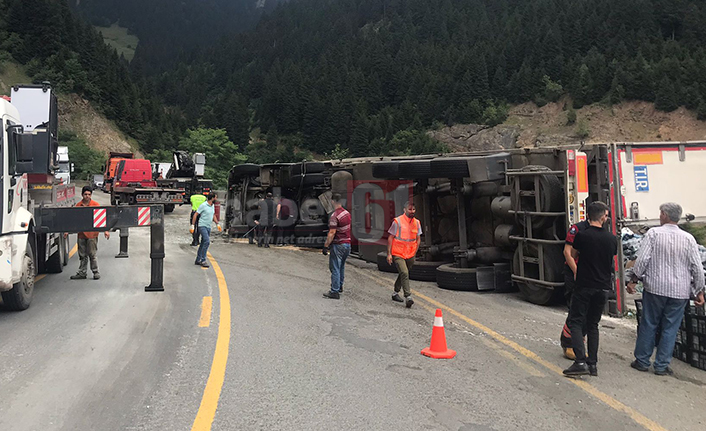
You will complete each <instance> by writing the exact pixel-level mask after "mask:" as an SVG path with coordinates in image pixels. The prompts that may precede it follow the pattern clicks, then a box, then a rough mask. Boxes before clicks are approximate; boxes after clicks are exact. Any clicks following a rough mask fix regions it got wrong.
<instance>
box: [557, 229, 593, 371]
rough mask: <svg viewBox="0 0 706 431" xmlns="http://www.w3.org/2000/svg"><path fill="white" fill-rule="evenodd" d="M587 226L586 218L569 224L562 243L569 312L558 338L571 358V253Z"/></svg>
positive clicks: (573, 271)
mask: <svg viewBox="0 0 706 431" xmlns="http://www.w3.org/2000/svg"><path fill="white" fill-rule="evenodd" d="M588 226H590V224H589V223H588V220H583V221H580V222H578V223H576V224H574V225H571V227H570V228H569V231H568V232H566V241H565V243H564V259H565V261H566V264H565V265H564V297H565V298H566V305H568V306H569V313H568V315H567V316H566V322H564V328H562V330H561V337H560V340H561V348H562V349H563V350H564V356H566V357H567V358H568V359H571V360H573V359H576V355H575V354H574V349H573V347H571V346H572V344H571V328H569V322H570V321H571V296H572V295H573V294H574V286H575V285H576V259H574V257H573V256H572V255H571V253H573V251H574V238H576V235H578V233H579V232H583V231H585V230H586V229H588Z"/></svg>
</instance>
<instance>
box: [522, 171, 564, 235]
mask: <svg viewBox="0 0 706 431" xmlns="http://www.w3.org/2000/svg"><path fill="white" fill-rule="evenodd" d="M549 170H550V169H549V168H548V167H546V166H540V165H528V166H525V167H523V168H522V172H542V171H549ZM515 181H520V190H525V191H527V190H534V177H533V176H522V177H519V178H517V179H516V180H515ZM512 190H513V194H514V193H515V188H514V187H513V188H512ZM539 193H540V200H539V208H537V207H536V204H535V199H534V196H524V197H519V200H518V197H516V196H513V197H512V199H513V202H520V208H515V210H516V211H538V212H559V211H562V209H563V207H564V202H563V195H564V193H563V187H562V183H561V181H560V180H559V178H557V176H556V175H550V174H545V175H541V176H540V177H539ZM555 219H556V217H540V216H533V217H532V228H534V229H545V228H547V227H549V226H551V225H552V223H554V220H555ZM518 221H519V223H520V224H521V225H524V223H525V219H524V217H523V216H522V214H518Z"/></svg>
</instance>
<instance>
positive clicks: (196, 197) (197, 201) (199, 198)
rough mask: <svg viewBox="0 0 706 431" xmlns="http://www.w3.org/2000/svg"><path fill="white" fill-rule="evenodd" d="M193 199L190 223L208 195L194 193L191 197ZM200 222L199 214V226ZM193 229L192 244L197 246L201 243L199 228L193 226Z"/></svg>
mask: <svg viewBox="0 0 706 431" xmlns="http://www.w3.org/2000/svg"><path fill="white" fill-rule="evenodd" d="M189 200H190V201H191V215H190V216H189V223H191V221H192V220H193V219H194V213H195V212H196V211H197V210H198V209H199V206H200V205H201V204H202V203H204V202H206V196H204V195H203V194H201V193H194V194H193V195H191V198H190V199H189ZM198 223H199V215H197V216H196V225H197V226H198ZM191 231H192V238H193V239H192V241H191V245H192V247H196V246H197V245H199V230H198V229H195V228H194V226H193V225H192V226H191Z"/></svg>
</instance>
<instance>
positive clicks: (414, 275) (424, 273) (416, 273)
mask: <svg viewBox="0 0 706 431" xmlns="http://www.w3.org/2000/svg"><path fill="white" fill-rule="evenodd" d="M385 263H387V262H385ZM443 263H444V262H431V261H425V260H417V261H416V262H414V265H412V269H411V270H410V271H409V278H410V279H412V280H416V281H436V268H438V267H439V266H441V265H442V264H443Z"/></svg>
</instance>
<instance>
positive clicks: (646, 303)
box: [627, 202, 704, 376]
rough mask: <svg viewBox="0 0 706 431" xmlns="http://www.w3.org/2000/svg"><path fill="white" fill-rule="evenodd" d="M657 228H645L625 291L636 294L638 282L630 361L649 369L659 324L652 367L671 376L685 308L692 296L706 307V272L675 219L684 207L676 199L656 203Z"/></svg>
mask: <svg viewBox="0 0 706 431" xmlns="http://www.w3.org/2000/svg"><path fill="white" fill-rule="evenodd" d="M659 211H660V213H659V221H660V224H661V226H660V227H653V228H652V229H650V230H648V231H647V233H646V234H645V236H644V237H643V238H642V243H641V244H640V251H639V252H638V255H637V260H636V261H635V266H634V267H633V278H632V280H631V282H630V283H628V288H627V290H628V292H629V293H635V292H636V289H635V282H637V281H638V280H642V284H643V286H644V290H643V292H642V320H641V321H640V330H639V332H638V334H637V341H636V342H635V360H634V361H633V362H632V363H631V364H630V366H631V367H633V368H635V369H636V370H638V371H647V370H649V368H650V358H651V357H652V352H653V351H654V349H655V338H656V335H657V329H658V327H659V325H660V323H661V325H662V332H661V333H660V339H659V345H657V353H656V355H655V362H654V371H655V374H657V375H659V376H668V375H672V374H674V372H673V371H672V369H671V368H670V367H669V364H670V362H671V360H672V352H673V351H674V343H675V342H676V337H677V332H678V331H679V325H680V324H681V322H682V319H683V318H684V309H685V308H686V305H687V303H688V302H689V299H690V298H691V297H693V298H695V301H694V302H695V304H696V305H698V306H701V305H704V270H703V267H702V266H701V256H700V254H699V248H698V245H697V244H696V240H695V239H694V237H693V236H692V235H691V234H689V233H687V232H685V231H683V230H681V229H680V228H679V226H678V225H677V223H678V222H679V219H680V218H681V214H682V208H681V206H680V205H679V204H676V203H672V202H670V203H665V204H662V205H660V207H659Z"/></svg>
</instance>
